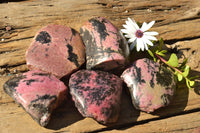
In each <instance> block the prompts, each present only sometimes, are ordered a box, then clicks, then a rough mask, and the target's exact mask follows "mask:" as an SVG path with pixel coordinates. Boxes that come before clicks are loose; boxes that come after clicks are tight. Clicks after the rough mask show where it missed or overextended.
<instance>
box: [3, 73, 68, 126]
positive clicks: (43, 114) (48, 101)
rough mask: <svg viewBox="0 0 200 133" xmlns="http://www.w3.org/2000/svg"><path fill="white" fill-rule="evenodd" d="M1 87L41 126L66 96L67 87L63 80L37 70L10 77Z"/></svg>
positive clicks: (44, 124) (45, 123) (47, 120)
mask: <svg viewBox="0 0 200 133" xmlns="http://www.w3.org/2000/svg"><path fill="white" fill-rule="evenodd" d="M3 87H4V91H5V92H6V93H7V94H8V95H10V96H11V97H12V98H13V99H14V100H15V101H16V102H17V103H18V104H19V105H20V106H22V107H23V108H24V109H25V110H26V112H28V113H29V114H30V115H31V117H32V118H33V119H34V120H36V121H37V122H38V123H39V124H40V125H41V126H46V125H47V124H48V122H49V120H50V115H51V112H52V111H53V110H54V109H55V108H56V107H57V106H58V105H60V104H61V103H62V102H63V101H64V100H65V99H66V96H67V87H66V86H65V85H64V83H63V82H61V81H60V80H59V79H57V78H56V77H55V76H53V75H50V74H48V73H44V72H42V71H38V70H34V71H29V72H26V73H24V74H23V75H20V76H18V77H14V78H11V79H10V80H8V81H7V82H6V83H5V84H4V86H3Z"/></svg>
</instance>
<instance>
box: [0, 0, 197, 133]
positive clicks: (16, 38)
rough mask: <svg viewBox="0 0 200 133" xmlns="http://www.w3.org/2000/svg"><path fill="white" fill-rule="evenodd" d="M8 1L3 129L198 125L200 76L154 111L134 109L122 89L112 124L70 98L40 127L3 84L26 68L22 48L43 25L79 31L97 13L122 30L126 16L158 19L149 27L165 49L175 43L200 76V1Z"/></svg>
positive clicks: (0, 52) (0, 59)
mask: <svg viewBox="0 0 200 133" xmlns="http://www.w3.org/2000/svg"><path fill="white" fill-rule="evenodd" d="M10 1H13V2H8V3H0V129H1V132H3V133H5V132H9V133H10V132H68V131H69V132H91V131H107V130H113V131H112V132H115V131H120V132H134V131H135V132H143V131H146V132H192V131H193V130H194V129H195V128H197V127H200V115H199V112H198V111H200V95H199V94H200V79H198V80H197V84H196V86H195V87H194V88H193V90H188V89H187V88H186V87H185V86H181V85H180V86H179V87H178V89H177V94H176V96H175V98H174V100H173V102H172V103H171V104H170V105H169V106H168V107H166V108H162V109H160V110H158V111H156V112H155V113H153V114H147V113H144V112H139V111H137V110H135V109H134V108H133V107H132V105H131V101H130V98H129V96H128V94H127V93H126V92H125V91H124V93H123V97H122V104H121V114H120V118H119V121H118V122H117V123H116V124H113V125H101V124H99V123H97V122H96V121H94V120H93V119H90V118H83V117H82V116H81V115H80V114H79V113H78V111H77V110H76V108H75V107H74V105H73V103H72V102H71V101H69V102H68V103H66V104H65V105H63V106H62V107H60V108H58V109H57V110H56V111H55V112H54V114H53V116H52V120H51V122H50V124H49V126H48V128H42V127H40V126H39V125H38V124H37V123H36V122H35V121H34V120H32V118H31V117H30V116H29V115H28V114H27V113H25V111H24V110H23V109H22V108H21V107H19V106H18V105H17V104H16V103H14V101H13V100H12V99H11V98H10V97H9V96H8V95H6V94H5V93H4V92H3V88H2V85H3V84H4V82H5V81H6V80H8V79H9V78H10V77H12V76H13V75H15V74H18V73H21V72H24V71H27V70H28V69H27V67H26V64H25V57H24V55H25V51H26V50H27V48H28V47H29V45H30V43H31V41H32V38H33V36H34V35H35V33H36V32H37V31H38V30H39V29H40V28H41V27H43V26H45V25H47V24H51V23H55V24H62V25H67V26H70V27H73V28H75V29H76V30H77V31H79V28H80V26H81V25H82V24H83V23H84V22H85V21H86V20H88V19H90V18H92V17H96V16H104V17H106V18H108V19H109V20H110V21H111V22H112V23H114V24H115V25H116V26H117V27H118V28H122V24H123V23H124V21H125V20H126V19H127V17H134V18H135V20H136V21H139V22H144V21H145V22H150V21H152V20H156V24H155V26H154V27H153V28H152V30H155V31H157V32H159V37H163V38H164V40H165V42H166V43H167V44H170V45H167V47H168V48H169V51H170V49H171V47H174V46H176V47H177V49H178V56H179V58H180V61H181V60H182V59H183V58H185V57H188V65H190V66H191V68H192V72H191V75H200V57H199V55H200V1H199V0H167V1H163V0H148V1H147V0H126V1H125V0H120V1H116V0H81V1H71V0H44V1H40V0H30V1H21V2H19V1H18V2H14V1H15V0H10ZM190 118H191V119H190ZM187 123H188V124H187ZM175 124H177V126H175ZM158 126H160V127H158ZM181 127H182V128H181ZM114 129H119V130H114Z"/></svg>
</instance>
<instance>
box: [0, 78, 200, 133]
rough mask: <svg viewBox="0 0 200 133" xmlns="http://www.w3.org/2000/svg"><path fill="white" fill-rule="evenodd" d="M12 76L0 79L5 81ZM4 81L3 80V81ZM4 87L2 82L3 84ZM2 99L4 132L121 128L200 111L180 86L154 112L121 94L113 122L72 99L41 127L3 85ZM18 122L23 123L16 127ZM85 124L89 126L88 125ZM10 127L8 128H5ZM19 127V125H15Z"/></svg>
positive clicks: (199, 101) (0, 112)
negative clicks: (86, 114) (84, 113)
mask: <svg viewBox="0 0 200 133" xmlns="http://www.w3.org/2000/svg"><path fill="white" fill-rule="evenodd" d="M8 78H9V77H4V78H1V80H2V79H3V80H4V81H6V80H7V79H8ZM1 83H3V82H1ZM1 86H2V84H1ZM0 96H1V102H0V116H1V117H0V121H1V125H0V128H1V129H4V131H5V132H15V131H19V132H36V131H39V130H40V131H44V132H47V131H48V132H50V131H52V132H53V131H54V130H56V131H70V132H90V131H95V130H101V129H106V128H107V127H109V128H114V127H118V126H120V125H126V124H130V123H134V122H137V121H142V120H148V119H152V118H159V117H166V116H171V115H174V114H177V113H181V112H184V111H189V110H199V111H200V99H199V95H197V94H196V93H195V92H194V91H188V89H187V88H185V87H184V88H178V91H177V94H176V96H175V98H174V100H173V102H172V103H171V104H170V105H169V106H168V107H166V108H162V109H160V110H158V111H156V112H155V113H153V114H147V113H144V112H140V111H138V110H136V109H134V108H133V106H132V104H131V101H130V97H129V96H128V95H127V94H126V93H125V92H124V93H123V96H122V104H121V113H120V118H119V120H118V122H117V123H115V124H113V125H108V126H105V125H101V124H99V123H97V122H96V121H95V120H93V119H90V118H83V117H81V115H80V114H79V113H78V111H77V110H76V108H75V107H74V105H73V104H72V103H71V102H67V103H66V104H65V105H63V106H62V107H60V108H59V109H57V111H56V112H55V113H54V114H53V117H52V120H51V122H50V125H49V127H48V128H49V129H45V128H42V127H40V126H39V125H38V124H37V123H36V122H35V121H34V120H32V118H31V117H30V116H29V115H28V114H27V113H25V111H23V109H22V108H21V107H19V106H18V105H17V104H15V103H13V102H12V101H13V100H12V99H11V98H10V97H9V96H7V95H6V94H5V93H4V92H3V90H2V88H1V95H0ZM17 125H23V127H22V126H17ZM86 125H90V126H88V127H87V128H85V126H86ZM5 127H9V128H5ZM16 127H17V128H16ZM33 128H34V129H33Z"/></svg>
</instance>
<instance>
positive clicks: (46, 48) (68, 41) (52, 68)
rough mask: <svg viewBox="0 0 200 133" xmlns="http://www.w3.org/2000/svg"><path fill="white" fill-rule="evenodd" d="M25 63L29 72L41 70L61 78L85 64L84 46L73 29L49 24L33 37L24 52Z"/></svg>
mask: <svg viewBox="0 0 200 133" xmlns="http://www.w3.org/2000/svg"><path fill="white" fill-rule="evenodd" d="M26 61H27V65H28V67H29V69H31V70H32V69H38V70H42V71H45V72H48V73H51V74H53V75H55V76H56V77H58V78H61V77H63V76H66V75H69V74H71V73H72V72H73V71H74V70H76V69H78V68H79V67H80V66H81V65H82V64H83V63H84V62H85V46H84V44H83V42H82V39H81V37H80V35H79V33H78V32H77V31H75V30H74V29H72V28H69V27H66V26H62V25H54V24H51V25H48V26H46V27H43V28H42V29H40V30H39V31H38V33H37V34H36V35H35V37H34V39H33V42H32V44H31V45H30V47H29V49H28V50H27V52H26Z"/></svg>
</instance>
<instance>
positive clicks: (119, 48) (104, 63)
mask: <svg viewBox="0 0 200 133" xmlns="http://www.w3.org/2000/svg"><path fill="white" fill-rule="evenodd" d="M80 35H81V37H82V39H83V42H84V44H85V46H86V59H87V62H86V67H87V69H98V70H104V71H109V70H113V69H115V70H116V69H120V68H123V67H124V65H125V64H126V57H127V54H128V46H127V45H125V44H124V43H123V38H122V36H121V35H120V33H119V31H118V29H117V28H116V27H115V26H114V25H113V24H112V23H111V22H110V21H108V20H107V19H105V18H103V17H98V18H92V19H90V20H89V21H87V22H86V23H84V25H83V26H82V27H81V28H80Z"/></svg>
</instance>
